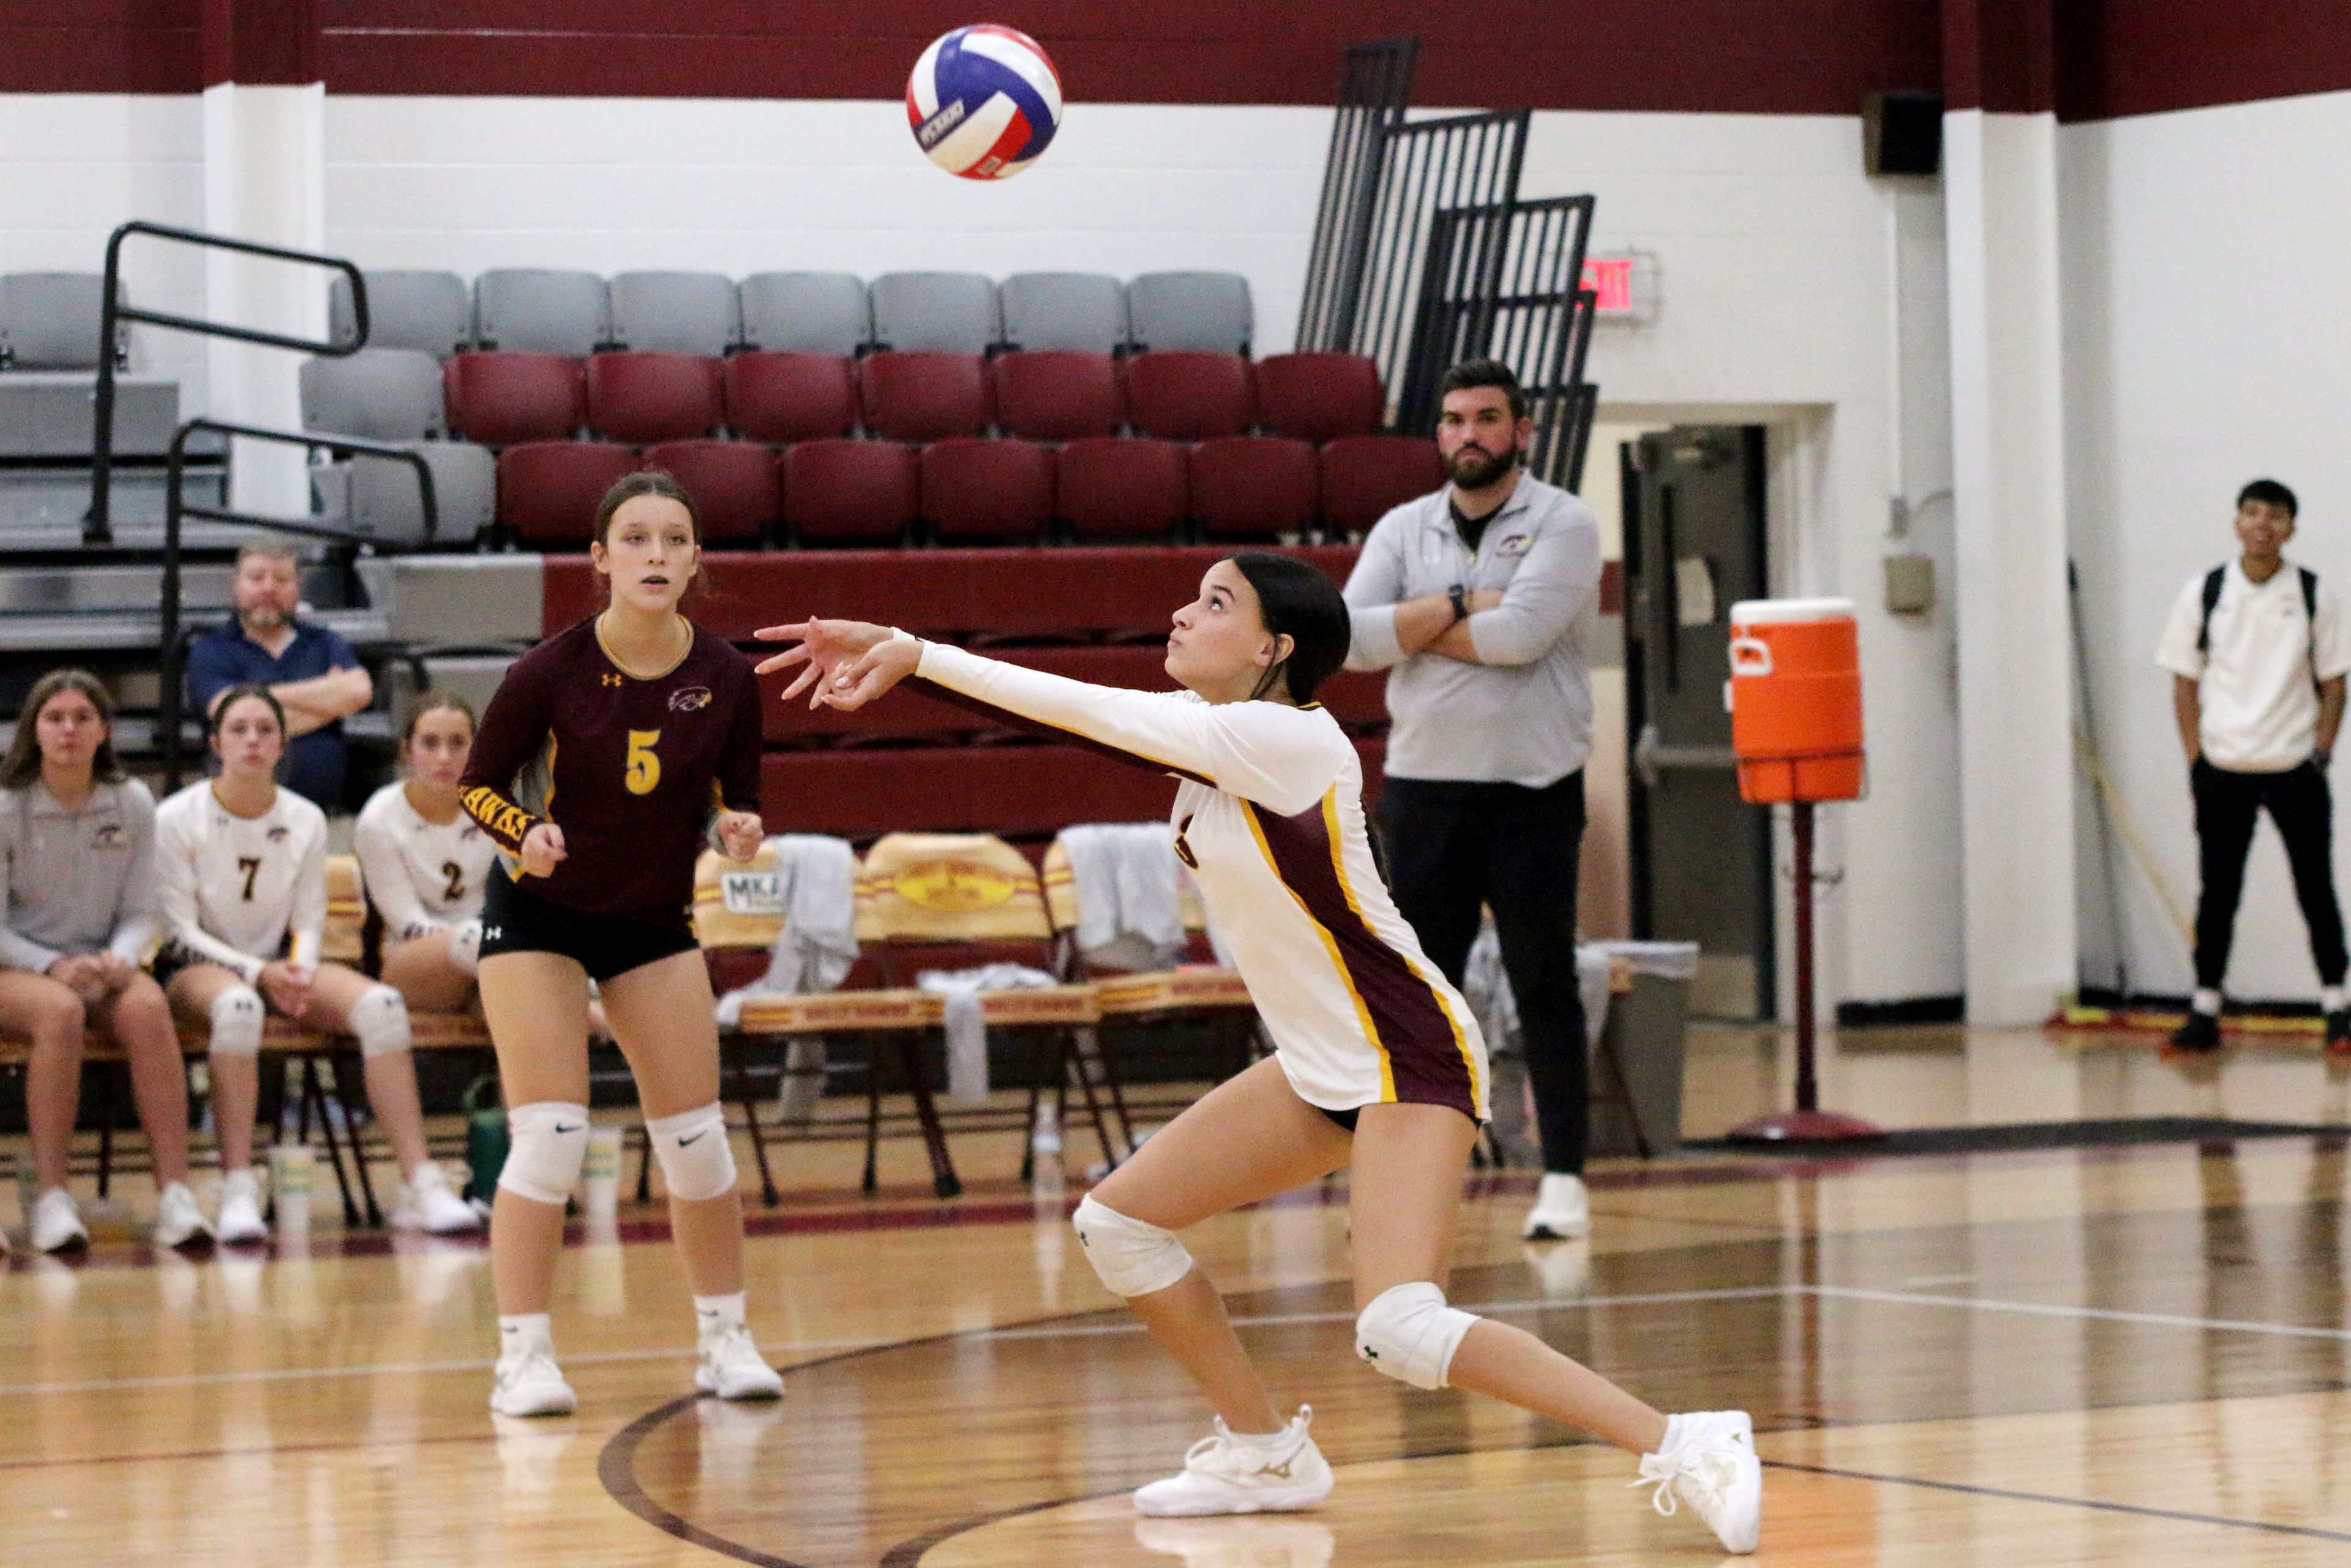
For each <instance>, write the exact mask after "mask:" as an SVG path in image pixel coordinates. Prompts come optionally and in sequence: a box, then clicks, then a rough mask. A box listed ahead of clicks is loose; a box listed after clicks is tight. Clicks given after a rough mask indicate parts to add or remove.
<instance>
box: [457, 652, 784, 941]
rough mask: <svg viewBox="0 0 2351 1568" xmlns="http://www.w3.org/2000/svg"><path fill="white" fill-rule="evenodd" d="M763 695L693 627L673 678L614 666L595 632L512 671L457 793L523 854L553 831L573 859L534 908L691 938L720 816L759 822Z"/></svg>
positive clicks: (743, 662) (740, 663)
mask: <svg viewBox="0 0 2351 1568" xmlns="http://www.w3.org/2000/svg"><path fill="white" fill-rule="evenodd" d="M759 747H760V733H759V685H758V678H757V677H756V676H754V675H753V674H752V673H751V663H750V661H749V660H747V659H746V658H745V657H743V655H742V654H740V653H737V652H736V651H735V650H734V649H733V648H732V647H731V646H729V645H728V644H727V643H726V642H725V641H724V640H723V639H721V638H718V637H715V636H713V635H711V634H710V633H709V632H705V631H704V630H703V629H702V628H701V627H699V626H696V627H695V629H694V645H693V646H692V647H690V648H688V649H687V650H686V653H685V656H684V658H682V659H680V660H679V661H678V662H677V664H675V665H674V666H673V667H672V668H671V669H670V670H669V671H668V672H667V673H666V674H661V675H656V676H654V677H653V679H651V680H639V679H638V678H637V677H636V676H634V675H632V674H629V673H628V672H627V671H625V670H623V669H622V668H621V667H620V666H619V665H618V664H614V663H613V662H612V660H611V655H610V654H608V653H605V652H604V643H603V640H602V639H601V637H599V636H598V635H597V634H596V618H595V617H594V616H590V617H589V618H588V619H587V620H585V621H582V622H580V623H579V624H577V625H575V626H573V627H572V628H571V629H570V630H569V631H568V632H559V633H558V634H557V635H555V636H553V637H550V638H549V639H548V640H547V641H546V642H544V643H540V644H539V645H538V647H536V648H533V649H532V650H531V651H530V652H529V653H525V654H524V655H523V656H522V657H521V658H519V659H517V660H516V661H515V663H514V667H513V668H512V669H509V670H508V671H507V676H506V680H505V681H504V683H502V684H501V685H499V687H498V691H497V695H496V696H494V697H492V698H491V699H490V707H489V711H488V712H487V713H486V714H484V715H483V716H482V727H481V733H480V734H479V735H477V736H475V737H474V750H473V755H472V757H471V758H469V759H468V760H467V762H466V765H465V780H464V782H463V784H462V785H461V786H460V788H461V789H462V790H463V799H464V800H465V810H466V811H467V813H469V814H470V815H471V816H472V817H473V819H474V820H475V821H477V822H479V823H480V824H481V825H482V830H483V831H485V832H486V833H488V834H489V835H490V837H491V838H493V839H494V840H496V841H497V843H498V845H499V847H500V848H501V849H504V850H506V851H507V852H509V853H510V854H518V853H519V852H521V849H522V841H523V836H524V835H525V834H526V833H528V832H529V831H530V830H531V829H532V828H534V827H536V826H537V825H538V823H539V822H541V821H549V820H552V821H554V822H555V824H556V825H557V826H559V827H560V828H561V829H562V830H563V847H564V851H565V858H564V859H563V860H562V861H561V862H559V863H558V864H557V866H556V868H555V873H554V874H553V875H552V876H549V877H546V878H544V879H542V878H538V877H525V876H523V875H522V872H521V867H520V866H519V865H517V864H516V863H514V862H511V861H509V862H508V865H507V869H508V870H509V872H511V873H513V874H514V876H515V878H516V881H517V883H520V884H521V885H522V886H523V887H525V888H527V889H528V891H530V892H531V893H533V894H538V896H539V897H541V898H545V899H548V900H549V901H550V902H552V903H556V904H562V905H563V906H564V907H565V908H567V909H576V910H579V911H580V912H582V913H583V914H589V915H626V916H628V917H629V918H631V919H635V920H648V921H653V922H655V923H657V924H660V925H671V926H681V927H682V926H684V925H686V924H687V923H688V911H689V908H690V906H691V904H692V902H693V898H694V862H695V857H696V856H697V855H699V854H700V852H701V851H702V847H703V842H704V837H705V832H706V831H707V829H708V825H709V822H710V818H711V815H712V813H713V812H715V811H716V810H720V809H721V808H722V807H723V808H724V809H726V810H736V811H757V810H758V809H759Z"/></svg>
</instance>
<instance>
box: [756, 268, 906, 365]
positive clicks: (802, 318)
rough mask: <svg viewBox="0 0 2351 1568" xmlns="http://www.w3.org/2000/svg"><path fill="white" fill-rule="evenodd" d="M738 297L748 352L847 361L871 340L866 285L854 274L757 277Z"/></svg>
mask: <svg viewBox="0 0 2351 1568" xmlns="http://www.w3.org/2000/svg"><path fill="white" fill-rule="evenodd" d="M738 292H739V294H740V297H741V299H742V309H743V343H744V346H745V347H746V348H750V349H767V350H771V351H775V352H797V353H809V354H839V355H841V356H842V357H843V358H846V357H847V356H849V355H851V354H854V353H856V352H858V351H859V350H862V349H863V348H864V347H865V346H866V345H867V344H868V343H871V342H872V340H873V314H872V310H871V309H870V308H868V307H867V304H866V300H865V280H864V279H863V278H862V277H857V276H856V275H855V274H854V273H848V272H758V273H754V274H752V275H751V276H750V277H747V278H745V279H744V280H743V283H742V287H741V288H740V289H739V291H738Z"/></svg>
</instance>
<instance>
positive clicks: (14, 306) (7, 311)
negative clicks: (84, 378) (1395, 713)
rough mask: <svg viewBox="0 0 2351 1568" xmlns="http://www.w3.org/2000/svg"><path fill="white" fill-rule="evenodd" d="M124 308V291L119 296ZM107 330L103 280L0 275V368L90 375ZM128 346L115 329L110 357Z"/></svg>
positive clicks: (122, 331)
mask: <svg viewBox="0 0 2351 1568" xmlns="http://www.w3.org/2000/svg"><path fill="white" fill-rule="evenodd" d="M120 298H121V299H122V302H124V303H128V298H129V297H128V291H124V292H123V294H122V295H121V296H120ZM105 325H106V279H105V277H103V276H102V275H100V274H99V273H95V272H12V273H8V274H6V275H5V276H0V367H5V368H6V369H8V370H12V371H94V370H96V369H98V359H99V343H98V340H99V331H100V329H103V328H104V326H105ZM129 341H130V338H129V331H128V329H126V328H118V329H116V340H115V358H116V361H117V362H118V363H120V361H121V358H122V354H123V351H124V350H125V348H126V347H127V346H128V344H129Z"/></svg>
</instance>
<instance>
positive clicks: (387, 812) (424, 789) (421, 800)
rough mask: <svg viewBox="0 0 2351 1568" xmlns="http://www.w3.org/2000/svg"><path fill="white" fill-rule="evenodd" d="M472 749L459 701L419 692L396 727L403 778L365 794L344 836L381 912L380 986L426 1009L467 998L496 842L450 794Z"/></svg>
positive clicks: (467, 709) (449, 1008)
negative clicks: (351, 827)
mask: <svg viewBox="0 0 2351 1568" xmlns="http://www.w3.org/2000/svg"><path fill="white" fill-rule="evenodd" d="M473 749H474V710H473V708H472V706H469V705H468V704H467V703H466V701H465V698H463V697H458V696H452V695H448V694H447V693H445V692H425V693H423V694H421V695H418V697H417V698H416V700H415V701H414V702H413V703H412V704H410V705H409V709H408V717H407V720H406V722H404V723H403V724H402V726H401V737H400V760H401V762H402V764H403V765H404V768H405V775H406V776H405V777H403V778H402V779H400V780H398V781H397V782H395V783H391V784H387V785H385V786H384V787H383V788H382V789H379V790H377V791H376V792H375V793H374V794H373V795H371V796H370V797H369V798H368V803H367V805H366V806H365V807H363V808H361V810H360V819H359V823H358V826H357V827H356V829H355V830H354V831H353V832H352V835H351V848H352V851H353V852H355V853H356V854H357V855H358V856H359V862H360V874H361V875H362V876H363V877H364V878H365V879H366V881H367V895H368V901H369V902H370V903H371V904H374V905H375V907H376V913H377V914H379V915H381V916H382V917H383V966H382V974H383V983H384V984H385V985H387V986H390V987H392V988H393V989H394V990H396V991H398V992H399V993H400V994H401V996H402V998H405V999H406V1001H407V1003H408V1005H409V1007H410V1008H412V1009H418V1010H421V1011H425V1012H454V1011H455V1010H456V1009H460V1008H462V1007H464V1006H465V1004H466V1003H467V1002H469V1001H471V1000H472V999H473V997H474V985H475V972H476V970H477V968H478V967H479V964H480V958H481V947H482V919H481V915H482V889H483V888H484V886H485V885H486V883H487V882H488V880H489V874H490V866H491V865H492V864H493V863H494V862H496V860H497V856H498V846H497V845H496V843H494V842H492V841H491V839H490V836H489V835H488V834H487V833H485V832H484V831H482V828H481V824H480V823H478V822H476V821H474V819H473V818H471V817H469V816H467V815H466V814H465V808H464V806H463V805H461V804H460V803H459V801H458V799H457V780H458V779H462V778H464V777H465V758H467V757H468V756H469V755H471V753H472V751H473Z"/></svg>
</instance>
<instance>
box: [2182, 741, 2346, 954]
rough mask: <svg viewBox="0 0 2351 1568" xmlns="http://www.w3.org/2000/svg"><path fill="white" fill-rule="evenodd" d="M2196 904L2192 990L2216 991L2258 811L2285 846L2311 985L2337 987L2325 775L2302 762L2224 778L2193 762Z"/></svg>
mask: <svg viewBox="0 0 2351 1568" xmlns="http://www.w3.org/2000/svg"><path fill="white" fill-rule="evenodd" d="M2189 777H2190V782H2191V784H2192V787H2193V788H2194V790H2195V793H2196V838H2197V841H2198V844H2199V850H2200V854H2199V860H2200V862H2201V866H2202V871H2203V877H2204V891H2203V896H2202V897H2201V898H2200V899H2199V900H2198V902H2197V905H2196V984H2197V986H2198V987H2199V988H2202V989H2206V990H2219V989H2220V978H2221V977H2222V976H2224V975H2226V974H2227V973H2228V972H2229V945H2230V942H2231V939H2232V938H2233V937H2234V936H2235V935H2236V928H2237V904H2238V901H2239V900H2240V899H2241V897H2242V896H2243V895H2244V891H2245V852H2246V851H2248V850H2250V849H2251V848H2252V843H2253V821H2254V819H2255V818H2257V817H2259V816H2260V815H2261V813H2262V810H2263V809H2264V808H2266V809H2267V810H2268V811H2269V814H2270V821H2273V822H2275V823H2276V824H2277V831H2278V837H2279V838H2281V839H2283V840H2284V841H2285V859H2286V864H2288V865H2289V866H2291V867H2293V868H2294V898H2295V900H2296V901H2297V902H2298V903H2300V904H2301V905H2302V918H2303V921H2304V924H2306V925H2309V927H2310V956H2311V958H2312V959H2313V960H2314V962H2315V963H2316V964H2317V965H2318V982H2319V984H2321V985H2323V986H2339V985H2341V984H2342V983H2343V976H2344V972H2345V970H2346V967H2351V960H2346V957H2345V955H2344V949H2343V912H2342V910H2341V909H2340V908H2339V907H2338V906H2337V905H2336V904H2335V858H2334V857H2335V842H2334V841H2335V799H2334V796H2333V794H2332V793H2331V792H2330V791H2329V790H2328V789H2327V788H2326V775H2325V772H2323V771H2322V770H2321V769H2320V768H2318V766H2317V765H2316V764H2315V763H2311V762H2305V763H2304V764H2303V765H2302V766H2301V767H2299V768H2287V769H2286V770H2285V771H2284V772H2283V773H2231V772H2230V771H2229V770H2228V769H2227V768H2215V767H2213V766H2212V765H2211V764H2210V763H2209V762H2207V761H2205V760H2204V759H2203V758H2197V760H2196V766H2195V768H2193V769H2191V770H2190V776H2189Z"/></svg>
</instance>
